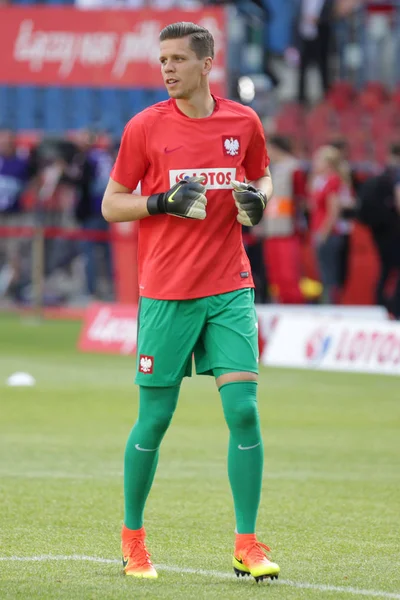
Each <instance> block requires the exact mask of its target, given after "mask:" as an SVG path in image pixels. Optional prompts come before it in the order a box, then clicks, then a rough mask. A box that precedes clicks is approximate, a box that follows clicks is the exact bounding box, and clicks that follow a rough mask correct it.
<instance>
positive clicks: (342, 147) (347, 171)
mask: <svg viewBox="0 0 400 600" xmlns="http://www.w3.org/2000/svg"><path fill="white" fill-rule="evenodd" d="M331 145H332V146H333V147H334V148H336V149H337V150H338V151H339V152H340V157H341V161H342V164H341V173H342V176H343V177H344V179H345V180H346V181H347V183H348V184H349V185H348V186H344V187H343V188H342V193H341V194H340V195H339V200H340V215H339V220H338V232H339V235H341V236H342V244H341V252H340V260H339V268H340V272H339V286H340V288H341V289H343V288H344V287H345V285H346V281H347V277H348V274H349V258H350V240H351V233H352V231H353V228H354V217H355V209H356V196H355V194H356V189H358V187H359V182H358V179H357V175H356V173H355V171H354V170H353V169H352V168H351V165H350V163H349V160H348V156H349V147H348V144H347V142H346V140H344V139H341V140H336V141H334V142H332V144H331Z"/></svg>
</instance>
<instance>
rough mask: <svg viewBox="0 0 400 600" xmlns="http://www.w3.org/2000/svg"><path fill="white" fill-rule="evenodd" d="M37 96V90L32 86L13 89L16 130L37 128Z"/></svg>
mask: <svg viewBox="0 0 400 600" xmlns="http://www.w3.org/2000/svg"><path fill="white" fill-rule="evenodd" d="M38 96H39V94H38V89H37V88H36V87H34V86H20V87H16V88H15V112H16V122H17V128H18V129H36V128H37V125H38Z"/></svg>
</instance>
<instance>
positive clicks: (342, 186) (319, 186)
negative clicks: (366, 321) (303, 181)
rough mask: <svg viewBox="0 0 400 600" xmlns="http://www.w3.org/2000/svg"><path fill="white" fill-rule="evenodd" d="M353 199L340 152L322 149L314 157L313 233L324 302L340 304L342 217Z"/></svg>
mask: <svg viewBox="0 0 400 600" xmlns="http://www.w3.org/2000/svg"><path fill="white" fill-rule="evenodd" d="M351 197H352V191H351V186H350V182H349V178H348V172H347V171H346V170H345V169H343V160H342V156H341V153H340V151H339V150H337V148H334V147H332V146H322V147H321V148H319V149H318V150H317V152H316V153H315V154H314V157H313V164H312V175H311V182H310V206H309V209H310V230H311V236H312V242H313V245H314V248H315V251H316V256H317V262H318V267H319V272H320V278H321V282H322V285H323V293H322V301H323V303H325V304H336V303H337V302H338V300H339V289H340V284H341V256H342V246H343V244H344V237H343V235H342V234H341V222H340V215H341V211H342V209H343V207H344V206H345V204H346V199H347V200H349V199H350V198H351Z"/></svg>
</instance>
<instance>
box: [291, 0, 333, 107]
mask: <svg viewBox="0 0 400 600" xmlns="http://www.w3.org/2000/svg"><path fill="white" fill-rule="evenodd" d="M333 9H334V0H301V2H300V16H299V26H298V35H299V42H300V71H299V89H298V98H299V102H301V103H305V102H306V100H307V98H306V93H305V87H306V81H305V79H306V74H307V71H308V67H309V66H310V65H311V64H316V65H317V67H318V69H319V72H320V75H321V80H322V87H323V90H324V93H325V94H326V93H327V92H328V90H329V84H330V76H329V52H330V44H331V37H332V27H333Z"/></svg>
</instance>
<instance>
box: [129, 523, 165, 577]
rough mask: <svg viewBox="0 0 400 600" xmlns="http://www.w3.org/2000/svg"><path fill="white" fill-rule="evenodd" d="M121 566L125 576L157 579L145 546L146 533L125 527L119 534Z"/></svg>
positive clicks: (142, 530) (142, 529)
mask: <svg viewBox="0 0 400 600" xmlns="http://www.w3.org/2000/svg"><path fill="white" fill-rule="evenodd" d="M121 538H122V544H121V546H122V564H123V567H124V573H125V575H130V576H132V577H139V578H142V579H156V578H157V577H158V575H157V571H156V570H155V568H154V566H153V564H152V562H151V560H150V554H149V553H148V551H147V548H146V545H145V539H146V532H145V529H144V527H142V528H141V529H136V530H133V529H128V528H127V527H125V525H124V526H123V528H122V532H121Z"/></svg>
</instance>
